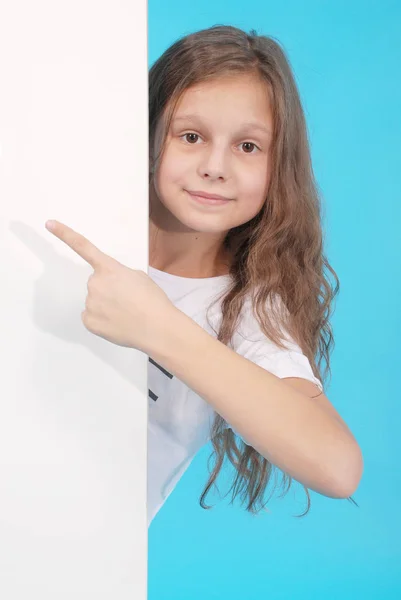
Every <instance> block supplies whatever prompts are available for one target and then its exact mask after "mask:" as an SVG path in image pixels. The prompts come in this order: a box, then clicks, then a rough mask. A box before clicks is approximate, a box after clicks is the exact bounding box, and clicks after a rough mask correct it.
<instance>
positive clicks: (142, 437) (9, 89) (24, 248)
mask: <svg viewBox="0 0 401 600" xmlns="http://www.w3.org/2000/svg"><path fill="white" fill-rule="evenodd" d="M146 38H147V22H146V3H145V2H144V1H142V0H135V2H132V1H130V2H129V1H127V0H122V1H120V2H117V3H116V2H111V0H109V1H104V2H95V1H94V0H79V1H78V0H70V1H69V2H61V3H60V2H51V1H50V0H49V1H45V0H37V1H36V2H30V1H28V0H14V1H13V2H2V6H1V10H0V89H1V92H0V203H1V210H0V282H1V283H0V286H1V293H0V350H1V363H0V373H1V377H0V597H1V598H4V599H7V600H14V599H17V598H18V599H22V598H23V599H27V598H33V597H35V598H41V600H45V599H52V600H55V599H57V600H63V599H66V600H67V599H68V600H71V599H72V598H74V599H81V598H82V599H84V598H85V600H88V599H92V598H93V599H96V600H100V599H103V598H104V599H106V598H107V599H108V600H109V599H113V600H114V599H115V600H117V599H118V600H123V599H125V598H127V599H128V598H130V599H132V598H135V599H136V600H141V599H144V598H145V597H146V565H147V521H146V418H147V357H146V355H144V354H142V353H141V352H139V351H137V350H134V349H128V348H122V347H119V346H116V345H113V344H111V343H109V342H107V341H105V340H104V339H102V338H100V337H97V336H95V335H93V334H91V333H90V332H89V331H87V330H86V329H85V327H84V325H83V323H82V321H81V313H82V311H83V310H84V308H85V298H86V294H87V288H86V283H87V280H88V277H89V276H90V274H91V273H92V272H93V270H92V268H91V267H90V266H89V265H88V264H87V263H86V262H85V261H84V260H83V259H81V258H80V257H79V256H78V255H76V254H75V253H74V252H73V251H72V250H71V249H70V248H69V247H67V246H65V245H64V244H63V243H62V242H61V241H60V240H58V239H57V238H55V237H54V236H52V234H50V233H49V232H48V231H47V230H46V229H45V226H44V224H45V221H46V220H47V219H57V220H59V221H61V222H63V223H66V224H67V225H69V226H70V227H72V228H73V229H75V230H76V231H78V232H80V233H82V234H83V235H85V236H86V237H87V238H89V240H91V241H92V242H93V243H94V244H95V245H96V246H98V247H99V248H100V249H101V250H103V251H104V252H106V253H107V254H110V255H111V256H113V257H114V258H116V259H117V260H119V261H121V262H123V263H124V264H126V265H127V266H129V267H131V268H135V269H142V270H143V271H145V272H146V269H147V262H148V257H147V230H148V187H147V186H148V177H147V154H148V152H147V145H148V131H147V127H148V126H147V120H148V119H147V48H146V44H147V39H146Z"/></svg>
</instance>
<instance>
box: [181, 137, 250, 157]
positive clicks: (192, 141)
mask: <svg viewBox="0 0 401 600" xmlns="http://www.w3.org/2000/svg"><path fill="white" fill-rule="evenodd" d="M181 137H182V138H184V139H185V141H186V142H188V143H189V144H192V145H194V144H196V142H197V141H198V139H199V137H200V136H199V135H198V134H197V133H193V132H189V133H184V134H183V135H182V136H181ZM240 146H243V147H244V150H245V154H254V152H253V150H255V149H256V150H260V148H259V147H258V146H257V145H256V144H254V143H253V142H243V143H242V144H240Z"/></svg>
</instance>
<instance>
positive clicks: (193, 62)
mask: <svg viewBox="0 0 401 600" xmlns="http://www.w3.org/2000/svg"><path fill="white" fill-rule="evenodd" d="M243 73H248V74H252V73H253V74H255V75H258V76H259V77H261V78H262V80H264V81H265V82H266V83H267V85H268V89H269V91H270V97H271V102H272V109H273V122H274V131H273V140H272V146H271V161H272V171H271V180H270V186H269V191H268V194H267V198H266V201H265V203H264V205H263V207H262V209H261V210H260V211H259V213H258V214H257V215H256V216H255V217H254V218H253V219H251V220H250V221H248V222H247V223H245V224H242V225H240V226H238V227H235V228H233V229H231V230H230V231H229V232H228V233H227V235H226V237H225V239H224V242H223V246H224V247H225V250H227V251H228V253H229V255H230V256H231V257H232V263H231V265H230V274H231V276H232V281H233V283H232V286H231V288H230V289H229V290H228V291H226V292H225V295H224V298H223V299H222V304H221V308H222V321H221V325H220V329H219V331H218V332H216V333H217V339H218V340H219V341H221V342H222V343H224V344H225V345H230V344H231V340H232V336H233V334H234V332H235V328H236V325H237V323H238V319H239V318H240V314H241V311H242V308H243V305H244V301H245V299H246V297H249V296H250V297H251V298H252V309H253V311H254V314H255V316H256V318H257V320H258V323H259V325H260V328H261V330H262V331H263V333H264V334H265V335H266V336H267V337H268V338H270V340H272V341H273V342H274V343H275V344H277V346H278V347H279V348H284V345H283V343H282V339H281V335H280V330H279V329H277V323H279V322H280V320H282V319H283V312H282V311H281V312H275V306H277V305H275V304H274V303H273V304H272V303H269V309H267V304H268V299H269V298H271V297H275V296H276V295H278V297H279V298H280V299H281V301H282V303H283V304H282V306H284V307H285V309H284V314H285V315H286V319H285V328H286V331H287V332H288V333H289V334H290V336H291V337H292V338H293V339H294V340H295V341H296V343H298V345H299V346H300V347H301V349H302V351H303V353H304V354H305V355H306V356H307V358H308V359H309V361H310V364H311V366H312V370H313V372H314V374H315V375H316V376H317V377H318V378H319V379H320V380H321V381H323V380H324V379H326V377H327V374H328V373H329V374H330V378H331V369H330V351H331V348H332V346H334V338H333V332H332V328H331V326H330V323H329V318H330V316H331V313H332V302H333V300H334V298H335V296H336V294H337V293H338V291H339V280H338V277H337V275H336V273H335V271H334V270H333V268H332V267H331V266H330V264H329V262H328V260H327V258H326V257H325V255H324V253H323V232H322V225H321V220H322V214H321V213H322V210H321V202H320V197H319V192H318V186H317V183H316V181H315V178H314V174H313V169H312V164H311V157H310V150H309V142H308V134H307V128H306V122H305V117H304V112H303V109H302V105H301V101H300V96H299V92H298V89H297V85H296V83H295V80H294V76H293V74H292V71H291V67H290V64H289V60H288V58H287V57H286V54H285V51H284V50H283V49H282V47H281V46H280V44H279V42H278V41H275V40H274V39H272V38H271V37H267V36H264V35H257V33H256V31H255V30H252V31H251V32H250V34H247V33H246V32H244V31H242V30H241V29H237V28H235V27H231V26H214V27H210V28H208V29H205V30H202V31H198V32H195V33H192V34H190V35H187V36H185V37H183V38H181V39H179V40H178V41H176V42H175V43H174V44H173V45H171V46H170V47H169V48H168V49H167V50H166V51H165V52H164V53H163V54H162V56H161V57H160V58H159V59H158V60H157V61H156V62H155V63H154V64H153V65H152V67H151V69H150V72H149V166H150V173H149V181H150V182H151V181H152V178H153V177H154V172H155V170H156V168H157V166H158V164H159V161H160V160H161V158H162V155H163V149H164V144H165V140H166V137H167V134H168V131H169V128H170V123H171V119H172V117H173V115H174V111H175V108H176V106H177V103H178V101H179V100H180V98H181V96H182V94H183V93H184V92H185V90H187V89H188V88H190V87H191V86H193V85H195V84H199V83H201V82H205V81H210V80H212V79H213V78H219V77H221V76H223V75H228V74H230V75H231V74H243ZM328 273H330V274H331V275H332V277H333V279H334V285H331V283H330V280H329V277H328ZM323 359H324V361H325V370H324V374H323V376H322V373H321V363H322V360H323ZM211 434H212V435H211V441H212V444H213V452H212V454H211V455H210V457H209V461H208V467H209V474H210V461H211V459H212V458H214V459H215V466H214V469H213V471H212V473H211V475H210V478H209V480H208V482H207V484H206V487H205V489H204V491H203V493H202V495H201V498H200V505H201V506H202V508H211V507H210V506H207V505H206V504H205V497H206V495H207V494H208V492H209V491H210V489H211V487H212V486H213V485H216V487H217V484H216V478H217V476H218V475H219V473H220V470H221V468H222V466H223V463H224V460H225V458H228V459H229V461H230V462H231V464H232V465H233V466H234V467H235V472H236V474H235V477H234V478H233V482H232V485H231V488H230V490H229V491H231V490H232V491H233V494H232V500H231V503H232V502H233V501H234V499H235V498H236V496H237V495H238V494H241V498H242V504H244V503H246V510H247V511H249V512H250V513H252V514H255V513H257V512H259V510H261V509H263V508H264V506H265V505H266V504H267V502H268V501H269V499H270V497H271V496H272V494H273V492H274V487H273V490H272V494H270V496H269V498H268V499H267V500H266V501H265V502H263V498H264V495H265V491H266V488H267V486H268V484H269V481H270V479H271V475H272V472H273V467H274V465H272V464H271V463H270V462H269V461H268V460H267V459H266V458H264V457H263V456H261V455H260V454H259V453H258V452H257V451H256V450H255V449H254V448H252V447H251V446H249V445H247V444H245V442H243V441H242V440H241V439H239V438H238V437H237V436H236V435H235V434H234V432H233V431H232V430H231V429H230V428H228V427H227V424H226V422H225V420H224V419H223V417H221V416H220V415H219V414H216V417H215V421H214V423H213V427H212V432H211ZM291 483H292V477H291V476H290V475H288V474H287V473H284V472H283V480H282V486H281V487H282V495H281V497H282V496H284V495H285V494H286V493H287V492H288V490H289V488H290V486H291ZM286 484H287V485H286ZM285 486H286V488H285ZM303 487H304V489H305V492H306V496H307V509H306V511H305V512H304V513H303V514H301V515H296V516H301V517H302V516H305V515H306V514H307V513H308V512H309V509H310V495H309V492H308V488H307V487H306V486H303ZM348 500H351V501H352V502H353V503H354V504H355V505H356V506H358V505H357V504H356V502H355V501H354V500H353V499H352V497H350V498H348Z"/></svg>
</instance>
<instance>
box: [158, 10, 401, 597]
mask: <svg viewBox="0 0 401 600" xmlns="http://www.w3.org/2000/svg"><path fill="white" fill-rule="evenodd" d="M217 24H220V25H222V24H224V25H234V26H237V27H240V28H242V29H245V30H247V31H249V30H250V29H252V28H255V29H256V30H257V32H258V33H263V34H266V35H271V36H273V37H274V38H276V39H278V40H279V41H280V42H281V43H282V45H283V46H284V49H285V50H286V52H287V53H288V56H289V59H290V62H291V64H292V67H293V70H294V72H295V75H296V79H297V82H298V85H299V88H300V92H301V97H302V101H303V105H304V109H305V113H306V118H307V123H308V129H309V134H310V140H311V149H312V158H313V164H314V170H315V174H316V178H317V181H318V184H319V187H320V189H321V192H322V196H323V203H324V213H325V216H324V228H325V236H326V253H327V255H328V258H329V261H330V263H331V264H332V266H333V267H334V269H335V271H336V273H337V275H338V276H339V279H340V283H341V291H340V294H339V296H338V297H337V301H336V305H335V306H336V309H335V313H334V317H333V319H332V324H333V328H334V336H335V349H334V351H333V354H332V358H331V366H332V381H331V384H330V385H329V387H328V389H327V392H326V393H327V395H328V397H329V398H330V400H331V402H332V403H333V404H334V406H335V407H336V408H337V410H338V411H339V412H340V414H341V415H342V417H343V418H344V419H345V421H346V422H347V423H348V424H349V426H350V428H351V430H352V432H353V433H354V435H355V437H356V438H357V440H358V442H359V444H360V446H361V448H362V451H363V455H364V465H365V469H364V474H363V478H362V481H361V483H360V486H359V488H358V490H357V492H356V493H355V494H354V498H355V500H356V502H357V503H358V504H359V508H357V507H356V506H354V505H353V504H352V503H350V502H347V501H346V500H333V499H330V498H327V497H324V496H321V495H319V494H317V493H315V492H312V491H311V492H310V494H311V501H312V508H311V512H310V513H309V514H308V515H307V517H305V518H302V519H297V518H293V515H296V514H300V513H301V512H302V511H303V509H304V507H305V495H304V492H303V489H302V487H301V486H300V485H299V484H296V483H294V485H293V487H292V488H291V490H290V492H289V493H288V494H287V496H285V497H284V499H281V500H280V499H278V498H277V497H275V498H274V499H273V500H271V501H270V503H269V504H268V507H269V508H270V511H271V512H270V513H265V514H264V515H263V516H258V517H252V516H251V515H249V514H248V513H246V512H245V510H244V509H242V508H241V506H240V505H239V503H238V504H235V505H234V506H232V505H230V504H229V500H230V497H227V498H225V499H222V500H219V497H218V495H217V494H216V493H213V494H210V495H209V497H208V500H209V502H213V503H214V502H216V503H217V504H216V506H215V508H213V509H212V510H209V511H205V510H203V509H202V508H200V506H199V502H198V501H199V496H200V494H201V492H202V490H203V486H204V484H205V482H206V479H207V475H208V472H207V459H208V456H209V454H210V452H211V450H212V446H211V445H210V446H207V447H206V448H205V449H204V450H203V451H202V452H201V453H200V454H199V455H198V456H197V457H196V458H195V460H194V461H193V463H192V465H191V466H190V468H189V470H188V471H187V472H186V474H185V475H184V477H183V478H182V479H181V481H180V482H179V484H178V486H177V488H176V489H175V491H174V492H173V494H172V495H171V496H170V497H169V499H168V500H167V502H166V504H165V505H164V507H163V508H162V510H161V511H160V512H159V514H158V515H157V516H156V518H155V520H154V521H153V523H152V524H151V526H150V529H149V600H212V599H218V600H260V599H272V600H278V599H280V600H284V599H285V600H303V599H305V600H312V599H319V600H321V599H324V600H340V599H341V600H348V599H349V600H359V599H363V600H368V599H372V600H373V599H374V600H379V599H380V600H382V599H383V600H384V599H386V600H393V599H394V600H395V599H397V600H399V599H400V598H401V541H400V540H401V516H400V512H401V511H400V508H401V468H400V459H401V442H400V438H401V436H400V429H401V391H400V387H401V383H400V378H399V376H400V371H401V300H400V296H401V267H400V264H401V235H400V231H401V185H400V180H399V179H400V174H401V150H400V147H401V3H400V2H395V1H393V2H390V1H382V2H378V1H377V2H367V1H365V2H362V1H353V2H345V1H344V0H341V1H337V2H327V1H320V2H318V1H310V0H303V1H302V2H301V1H298V2H297V1H287V2H277V1H276V2H271V1H269V0H254V1H253V2H251V3H250V2H247V3H245V2H240V1H239V0H227V1H225V0H213V1H211V0H204V1H203V2H188V1H183V0H168V2H166V1H165V0H164V1H162V0H150V1H149V66H150V65H151V64H152V63H153V62H154V60H155V59H156V58H157V57H158V56H159V55H160V54H161V53H162V52H163V51H164V50H165V49H166V48H167V47H168V46H169V45H170V44H171V43H172V42H173V41H175V40H176V39H177V38H178V37H181V36H182V35H184V34H187V33H190V32H193V31H196V30H199V29H203V28H205V27H210V26H212V25H217ZM229 475H230V473H229V471H227V472H226V477H225V478H222V479H221V480H220V481H221V483H222V484H224V482H226V483H225V485H224V487H222V490H223V491H226V490H227V489H228V488H227V485H226V484H227V482H228V476H229Z"/></svg>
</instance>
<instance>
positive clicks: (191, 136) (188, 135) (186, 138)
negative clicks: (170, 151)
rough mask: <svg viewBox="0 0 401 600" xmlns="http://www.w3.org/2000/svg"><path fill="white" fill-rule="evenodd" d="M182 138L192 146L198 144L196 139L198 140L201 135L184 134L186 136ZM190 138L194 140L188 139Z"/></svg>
mask: <svg viewBox="0 0 401 600" xmlns="http://www.w3.org/2000/svg"><path fill="white" fill-rule="evenodd" d="M181 137H183V138H185V140H186V141H187V142H189V143H190V144H193V143H196V141H197V140H196V139H194V138H198V137H199V135H198V134H197V133H184V135H183V136H181ZM188 138H192V139H188Z"/></svg>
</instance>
